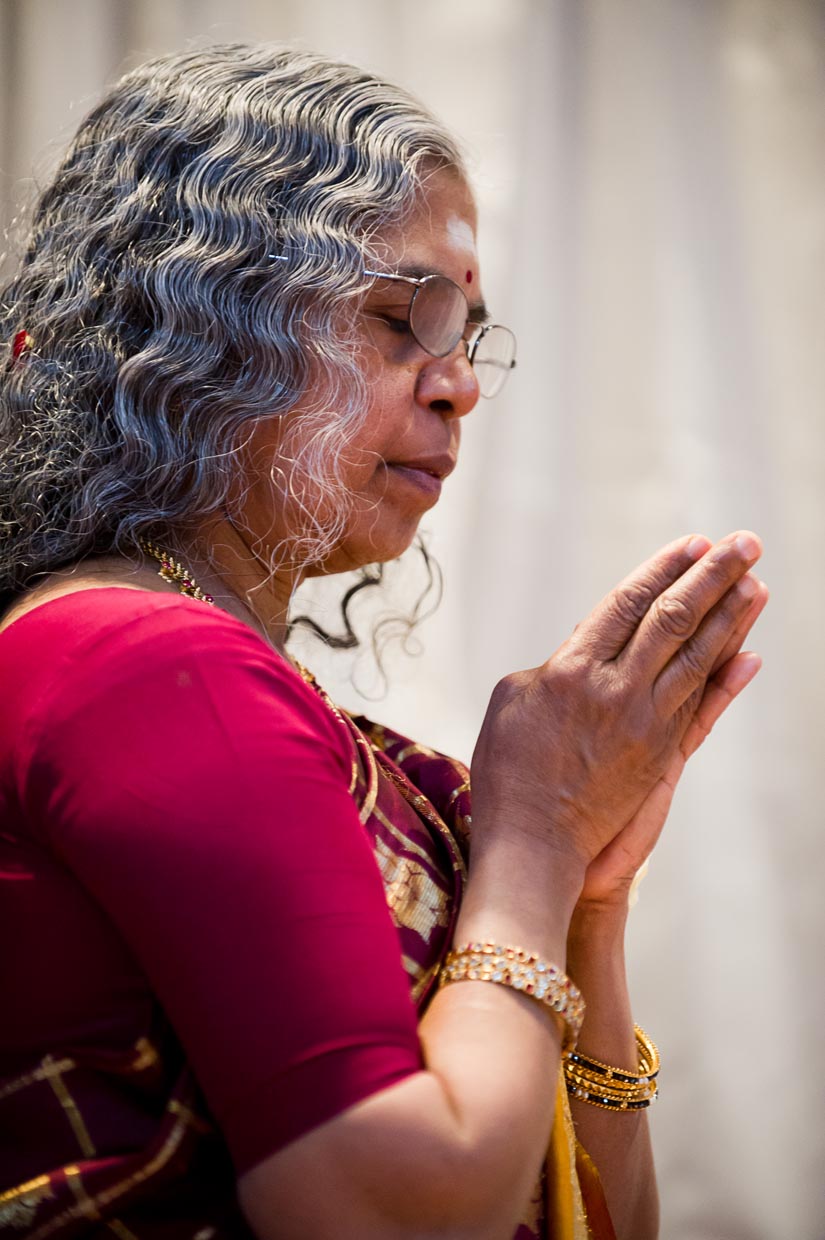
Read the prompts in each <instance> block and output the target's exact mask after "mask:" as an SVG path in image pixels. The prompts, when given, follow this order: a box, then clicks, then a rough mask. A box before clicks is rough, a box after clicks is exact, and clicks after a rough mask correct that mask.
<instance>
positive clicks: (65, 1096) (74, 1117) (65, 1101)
mask: <svg viewBox="0 0 825 1240" xmlns="http://www.w3.org/2000/svg"><path fill="white" fill-rule="evenodd" d="M54 1063H55V1061H54V1060H53V1059H52V1058H51V1056H50V1055H47V1056H46V1058H45V1059H44V1060H43V1066H44V1067H46V1068H51V1069H52V1071H51V1073H50V1074H49V1077H48V1081H49V1084H50V1085H51V1087H52V1089H53V1090H54V1092H55V1094H56V1096H57V1100H58V1102H59V1103H60V1105H61V1106H62V1108H63V1110H64V1112H65V1114H66V1119H67V1120H68V1121H69V1123H70V1125H71V1128H72V1132H73V1133H74V1135H75V1137H76V1139H77V1143H78V1145H79V1146H80V1152H81V1154H83V1155H84V1157H85V1158H94V1156H95V1154H96V1153H97V1150H96V1149H95V1144H94V1141H93V1140H92V1138H91V1136H90V1134H89V1130H88V1128H87V1127H86V1125H85V1123H84V1122H83V1116H82V1115H81V1114H80V1110H79V1109H78V1105H77V1103H76V1102H75V1100H74V1098H73V1097H72V1095H71V1094H70V1093H69V1089H68V1086H67V1085H66V1082H65V1081H64V1080H63V1076H62V1074H61V1073H60V1072H56V1071H54ZM74 1066H75V1065H74V1064H73V1063H72V1067H74Z"/></svg>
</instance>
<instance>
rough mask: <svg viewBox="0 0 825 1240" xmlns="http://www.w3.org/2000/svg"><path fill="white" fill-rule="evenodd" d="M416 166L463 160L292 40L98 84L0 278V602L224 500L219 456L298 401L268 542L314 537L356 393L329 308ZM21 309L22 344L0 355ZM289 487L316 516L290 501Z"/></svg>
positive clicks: (344, 306)
mask: <svg viewBox="0 0 825 1240" xmlns="http://www.w3.org/2000/svg"><path fill="white" fill-rule="evenodd" d="M433 168H449V169H452V170H454V171H456V172H457V173H458V174H459V175H460V176H463V175H464V170H463V164H462V159H461V156H460V153H459V151H458V149H457V147H456V145H455V143H454V142H453V140H452V139H451V137H450V136H449V135H448V134H447V133H446V132H445V131H444V129H443V128H442V127H441V126H440V125H439V124H438V123H437V122H436V121H435V120H434V119H433V118H432V117H431V116H430V115H429V113H427V112H426V111H425V109H424V108H423V107H422V105H420V104H419V103H418V102H417V101H416V100H415V99H414V98H412V97H411V96H410V95H408V94H407V93H406V92H404V91H402V90H401V89H399V88H398V87H395V86H392V85H390V84H388V83H386V82H383V81H381V80H380V79H378V78H376V77H374V76H372V75H371V74H369V73H366V72H364V71H363V70H360V69H357V68H355V67H353V66H350V65H346V64H341V63H338V62H334V61H331V60H327V59H323V58H321V57H318V56H314V55H310V54H308V53H305V52H298V51H295V50H293V49H287V48H283V47H273V46H254V47H252V46H244V45H241V44H226V45H219V46H213V47H210V48H208V49H205V50H203V49H202V50H198V51H191V52H188V53H184V54H181V55H175V56H165V57H161V58H159V59H155V60H153V61H150V62H149V63H147V64H145V65H143V66H142V67H141V68H139V69H137V70H135V71H134V72H132V73H130V74H128V75H127V76H126V77H124V78H123V79H122V81H120V82H119V83H118V84H117V85H116V86H115V87H114V88H113V89H112V91H111V92H110V93H109V95H108V96H107V97H106V98H105V99H104V100H103V102H102V103H100V104H99V105H98V106H97V107H96V108H95V109H94V110H93V111H92V112H91V114H90V115H89V116H88V118H87V119H86V120H85V122H84V123H83V124H82V125H81V127H80V130H79V131H78V133H77V136H76V138H75V139H74V142H73V143H72V145H71V147H70V148H69V150H68V152H67V154H66V156H65V158H64V160H63V162H62V164H61V166H60V167H59V169H58V171H57V173H56V175H55V178H54V180H53V182H52V184H51V185H50V186H49V187H48V188H47V189H46V190H45V192H44V193H43V195H42V197H41V199H40V201H39V204H38V205H37V207H36V210H35V215H34V221H33V227H32V233H31V237H30V240H29V243H28V246H27V249H26V251H25V255H24V258H23V262H22V266H21V269H20V271H19V273H18V274H17V276H16V277H15V278H14V279H12V281H11V283H10V284H9V285H8V286H7V287H6V288H5V290H3V292H2V294H0V372H3V373H2V377H1V378H0V605H2V604H4V603H7V602H8V601H9V600H10V599H11V597H12V596H13V595H14V594H16V593H17V592H19V591H20V590H22V589H23V588H25V587H26V585H28V584H30V583H31V582H32V581H33V580H34V579H36V578H37V577H38V576H39V575H41V574H47V573H49V572H52V571H54V570H55V569H57V568H60V567H61V566H65V565H67V564H69V563H71V562H73V561H75V560H78V559H83V558H85V557H88V556H94V555H101V554H107V553H111V552H120V553H123V554H129V553H130V552H131V553H132V554H134V552H135V550H136V548H137V545H138V539H139V538H140V537H141V536H142V535H148V534H150V533H154V534H157V532H158V531H164V532H169V533H170V534H171V535H174V533H175V531H176V530H181V529H183V528H186V527H195V526H197V525H198V524H200V523H201V522H202V521H204V520H205V519H207V518H209V517H210V516H213V515H215V514H218V513H220V512H221V511H224V512H228V513H229V515H230V516H233V517H236V518H237V517H238V516H239V509H240V508H241V507H242V497H239V496H238V495H237V482H238V479H237V470H236V469H235V466H234V459H235V454H236V453H237V451H238V449H239V448H240V447H241V446H242V445H243V444H244V442H245V441H246V440H247V439H248V437H249V435H250V434H251V432H252V430H253V429H254V426H255V424H256V422H257V421H258V420H260V419H261V418H264V417H266V418H269V417H272V416H273V415H277V414H284V413H287V412H289V410H290V409H292V408H293V407H294V406H295V405H296V403H297V402H298V401H299V400H300V401H302V402H303V404H302V414H301V419H300V422H301V430H300V444H298V443H296V444H295V452H294V459H293V464H292V468H291V473H290V476H289V478H288V480H287V481H288V485H289V486H290V490H291V494H292V496H293V498H294V500H295V502H296V503H297V504H298V505H299V506H302V508H303V516H304V527H303V528H304V533H303V536H302V538H301V541H300V545H299V546H297V547H296V546H294V545H293V546H292V547H291V549H290V555H291V557H292V558H293V559H299V560H300V562H303V563H307V564H308V563H312V562H318V561H321V560H322V559H323V558H324V557H325V555H327V554H328V553H329V550H330V549H331V548H332V546H334V545H335V542H336V539H337V538H338V537H339V536H340V532H341V530H342V528H343V526H344V523H345V521H346V516H347V512H348V496H347V494H346V490H345V488H344V485H343V482H342V478H341V472H340V458H341V454H342V452H343V451H344V450H345V448H346V444H347V442H348V439H349V437H350V436H351V435H352V433H353V432H354V431H355V430H356V429H357V428H358V426H359V425H360V424H361V422H362V421H363V418H364V414H365V409H366V392H365V390H364V382H363V379H362V376H361V371H360V369H359V365H358V357H357V350H356V349H355V348H354V340H353V324H354V310H355V308H356V307H357V304H358V299H359V297H360V296H361V295H362V294H363V291H364V278H363V268H364V265H365V259H366V261H367V262H369V261H370V248H369V247H370V239H371V238H373V237H374V236H375V235H376V234H378V233H380V231H381V230H382V229H384V228H385V227H387V226H388V225H390V224H396V223H398V222H399V221H401V220H403V219H404V217H405V215H406V214H407V213H409V212H410V211H412V210H413V209H414V208H415V206H416V203H417V201H419V200H420V194H421V192H422V184H423V177H424V175H425V173H426V172H427V171H428V170H431V169H433ZM278 256H283V258H284V259H285V260H286V261H281V258H279V257H278ZM22 329H25V330H26V331H28V332H29V333H30V335H31V337H32V338H33V342H34V343H33V345H32V347H31V349H30V351H28V352H27V353H26V354H25V355H24V356H22V357H20V358H18V359H17V361H16V362H13V361H12V358H11V342H12V340H13V338H14V336H15V334H16V333H17V332H19V331H20V330H22ZM2 350H5V351H6V353H7V357H6V359H4V358H3V354H2ZM4 360H5V362H6V364H5V365H4V364H3V363H4ZM310 485H311V492H312V494H313V495H314V496H315V497H316V498H317V497H318V495H319V493H320V495H321V498H322V500H323V499H325V498H327V499H331V500H332V501H333V503H332V504H331V505H329V504H325V503H322V505H321V507H322V509H323V510H324V511H326V510H327V509H331V511H332V512H333V514H334V515H333V517H332V518H331V519H330V518H329V517H325V518H321V517H319V516H318V508H317V507H314V508H310V506H309V505H308V504H306V503H304V502H303V496H304V495H306V494H309V493H310ZM273 554H276V553H273ZM281 554H282V555H283V549H281Z"/></svg>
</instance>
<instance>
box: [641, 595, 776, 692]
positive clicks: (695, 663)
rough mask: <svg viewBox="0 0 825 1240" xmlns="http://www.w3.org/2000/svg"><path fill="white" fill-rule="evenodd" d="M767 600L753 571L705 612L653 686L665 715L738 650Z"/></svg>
mask: <svg viewBox="0 0 825 1240" xmlns="http://www.w3.org/2000/svg"><path fill="white" fill-rule="evenodd" d="M766 601H767V598H766V592H765V596H763V587H762V583H761V582H760V581H758V580H757V578H756V577H754V576H753V575H752V574H750V573H746V574H745V576H744V577H743V578H742V580H741V581H740V582H738V583H737V585H735V586H734V587H733V588H732V589H730V590H728V592H727V594H726V595H725V596H724V598H722V599H721V600H720V601H719V602H718V603H717V604H716V606H715V607H714V608H713V610H712V611H711V612H709V613H708V615H707V616H705V618H704V620H703V621H702V623H701V624H700V625H699V628H698V629H697V630H696V632H695V633H694V634H693V637H691V638H690V639H689V640H688V641H686V642H685V644H684V645H683V646H682V648H681V650H679V652H678V653H677V654H675V655H674V656H673V658H672V659H671V660H670V662H669V663H668V665H667V667H665V668H664V669H663V671H661V672H660V673H659V675H658V676H657V678H656V681H655V683H654V686H653V695H654V700H655V701H656V704H657V706H658V708H659V710H660V711H661V712H662V714H664V715H668V716H669V715H672V714H673V713H674V712H675V711H677V710H678V709H679V707H680V706H682V705H683V704H684V703H685V702H686V701H687V699H688V698H689V697H691V695H692V694H695V693H696V692H697V690H698V689H700V688H701V686H702V685H703V683H704V681H705V680H706V679H707V677H708V676H711V675H713V671H714V669H715V668H718V667H721V666H722V665H723V664H724V663H726V662H727V661H728V660H729V659H731V658H732V657H733V655H735V654H736V652H737V651H738V650H739V649H740V648H741V646H742V643H743V642H744V640H745V637H746V636H747V633H748V631H749V629H750V626H751V624H753V622H754V621H755V619H756V616H757V614H758V610H757V608H758V609H759V610H761V607H760V606H759V604H760V602H761V606H764V604H765V602H766Z"/></svg>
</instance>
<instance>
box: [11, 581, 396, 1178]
mask: <svg viewBox="0 0 825 1240" xmlns="http://www.w3.org/2000/svg"><path fill="white" fill-rule="evenodd" d="M87 593H95V594H98V596H99V595H100V593H101V592H98V591H94V592H87ZM106 593H108V594H110V595H111V594H114V593H118V594H120V595H121V596H122V595H124V594H127V593H129V592H127V591H122V590H121V591H117V592H115V591H107V592H106ZM75 597H78V596H75ZM144 597H145V596H144ZM158 597H159V598H160V600H161V602H162V604H163V605H158V601H157V599H156V598H155V597H154V596H153V597H152V599H151V605H150V604H148V603H147V604H142V610H138V613H137V614H136V613H135V606H134V603H132V605H131V610H130V611H129V612H128V617H127V618H123V617H117V618H116V620H117V622H114V621H113V622H112V623H111V624H108V625H105V626H103V627H102V628H99V627H98V628H94V629H92V630H90V632H89V634H88V635H87V639H86V640H85V642H84V644H83V648H82V651H80V652H78V651H75V657H74V658H73V660H72V662H71V664H70V665H68V666H67V667H66V668H65V669H64V670H63V672H62V673H61V675H60V676H59V677H56V678H55V683H54V684H53V686H52V687H51V688H50V690H49V691H48V692H47V693H46V694H44V696H43V697H42V699H41V701H40V703H39V706H38V710H37V712H36V714H35V716H34V719H33V726H32V728H31V734H30V736H29V740H28V745H29V757H28V762H27V771H28V776H27V779H26V781H25V787H26V792H25V796H26V800H27V808H28V812H29V815H30V816H31V818H32V820H33V821H34V822H35V823H39V829H40V830H41V831H42V833H43V834H44V835H45V836H46V837H47V839H48V843H49V844H50V846H51V848H52V849H53V850H54V851H55V852H56V853H57V854H58V855H59V856H60V858H61V859H62V860H63V862H64V863H65V864H66V865H67V866H68V867H70V869H71V870H72V871H73V872H74V874H75V875H76V876H77V877H78V878H79V879H80V881H81V882H82V883H83V884H84V886H85V887H86V888H87V890H88V891H89V892H90V893H91V894H92V896H93V897H94V898H95V899H96V900H97V901H98V903H99V904H100V905H101V906H102V907H103V909H104V910H105V912H106V913H107V914H108V916H109V918H110V919H111V921H112V922H113V923H114V924H115V926H116V927H117V930H118V931H119V933H120V934H121V936H122V937H123V939H124V940H125V941H126V943H127V945H128V946H129V948H130V950H131V951H132V953H133V954H134V956H135V958H136V959H137V961H138V963H139V965H140V966H141V968H142V970H143V971H144V973H145V975H146V977H147V979H148V981H149V984H150V986H151V989H152V990H153V991H154V993H155V994H156V995H157V997H158V999H159V1001H160V1003H161V1004H162V1006H163V1008H164V1009H165V1011H166V1013H167V1014H168V1016H169V1019H170V1020H171V1022H172V1024H173V1026H174V1028H175V1030H176V1032H177V1034H178V1037H179V1038H180V1041H181V1043H182V1045H183V1047H184V1049H185V1051H186V1053H187V1056H188V1058H189V1060H190V1062H191V1063H192V1065H193V1067H194V1070H195V1073H196V1075H197V1077H198V1079H199V1081H200V1084H201V1087H202V1089H203V1091H204V1094H205V1096H206V1099H207V1102H208V1104H209V1106H210V1108H211V1110H212V1112H213V1115H214V1116H215V1119H216V1121H217V1123H218V1125H219V1127H220V1129H221V1130H222V1132H223V1134H224V1136H225V1138H226V1140H227V1143H228V1145H229V1147H230V1151H231V1152H232V1155H233V1158H234V1160H235V1164H236V1167H237V1170H238V1171H239V1172H241V1171H243V1170H245V1169H247V1168H248V1167H250V1166H252V1165H254V1164H255V1163H256V1162H258V1161H260V1160H261V1159H262V1158H264V1157H266V1156H267V1155H268V1154H270V1153H272V1152H274V1151H275V1150H277V1149H278V1148H279V1147H281V1146H283V1145H285V1144H287V1143H288V1142H289V1141H292V1140H294V1139H295V1138H297V1137H299V1136H300V1135H301V1134H302V1133H304V1132H306V1131H308V1130H309V1129H311V1128H313V1127H315V1126H316V1125H318V1124H321V1123H323V1122H324V1121H326V1120H328V1119H330V1118H332V1117H333V1116H335V1115H336V1114H338V1113H339V1112H341V1111H342V1110H344V1109H346V1108H347V1107H349V1106H352V1105H353V1104H354V1103H356V1102H358V1101H360V1100H362V1099H364V1098H366V1097H367V1096H369V1095H370V1094H372V1093H374V1092H376V1091H378V1090H381V1089H384V1088H386V1087H388V1086H390V1085H392V1084H394V1083H396V1082H398V1081H400V1080H401V1079H403V1078H404V1077H405V1076H407V1075H409V1074H411V1073H413V1072H415V1071H418V1070H419V1069H420V1067H421V1056H420V1049H419V1043H418V1038H417V1033H416V1020H415V1013H414V1009H413V1006H412V1002H411V1000H410V997H409V992H408V988H407V982H406V977H405V974H404V971H403V968H402V965H401V957H400V951H399V944H398V939H397V936H396V931H395V928H394V926H393V924H392V922H391V919H390V916H389V913H388V909H387V904H386V900H385V896H384V890H383V886H382V882H381V878H380V874H379V871H378V868H377V866H376V863H375V860H374V858H373V855H372V850H371V847H370V844H369V841H368V838H367V835H366V833H365V831H364V828H363V826H362V825H361V823H360V820H359V817H358V813H357V810H356V806H355V804H354V802H353V800H352V798H351V796H350V795H349V792H348V787H349V781H350V775H351V764H352V759H351V753H350V747H349V742H348V738H347V737H346V734H345V732H344V728H343V726H342V725H341V723H340V722H339V721H337V720H336V718H335V716H334V714H333V713H332V712H331V711H330V710H329V709H328V708H327V707H326V706H325V705H324V704H323V703H322V702H321V701H320V700H319V699H318V698H317V696H316V694H315V693H314V691H313V690H312V689H311V688H309V687H308V686H307V685H305V684H304V683H303V682H302V680H301V679H300V677H299V676H298V675H297V674H296V673H295V672H294V671H293V670H292V669H291V668H290V667H289V666H288V665H287V664H286V663H285V662H284V661H283V660H282V659H281V658H280V657H279V656H278V655H277V654H275V653H274V652H273V651H272V650H270V649H269V647H267V646H266V645H265V643H264V642H262V641H261V640H260V639H259V638H258V637H256V635H255V634H254V633H253V632H251V630H249V629H247V627H246V626H245V625H243V624H241V623H239V622H238V621H235V620H233V619H232V618H231V617H228V616H226V615H224V614H222V613H220V612H218V611H217V610H213V609H211V608H210V609H207V608H206V607H203V606H202V605H200V604H197V605H196V604H192V603H189V602H187V601H186V600H178V599H167V598H166V597H165V596H158ZM117 606H121V607H123V606H125V604H124V603H123V601H122V600H118V601H117V604H116V607H115V610H116V609H117Z"/></svg>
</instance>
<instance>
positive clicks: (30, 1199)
mask: <svg viewBox="0 0 825 1240" xmlns="http://www.w3.org/2000/svg"><path fill="white" fill-rule="evenodd" d="M53 1197H54V1189H53V1188H52V1186H51V1183H50V1181H49V1177H48V1176H47V1175H39V1176H38V1177H37V1179H35V1180H27V1181H26V1183H25V1184H19V1185H18V1186H17V1188H9V1189H7V1190H6V1192H4V1193H0V1227H14V1228H15V1229H16V1228H18V1227H28V1226H29V1225H30V1224H31V1223H32V1222H33V1221H34V1216H35V1214H36V1213H37V1207H38V1206H39V1205H40V1202H41V1201H48V1200H50V1199H51V1198H53Z"/></svg>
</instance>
